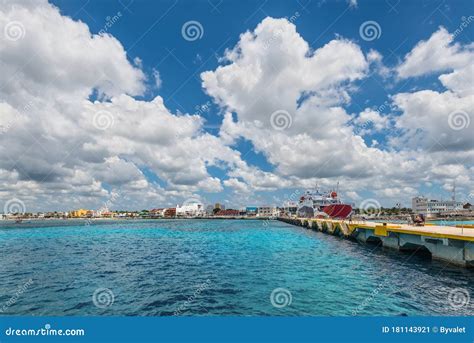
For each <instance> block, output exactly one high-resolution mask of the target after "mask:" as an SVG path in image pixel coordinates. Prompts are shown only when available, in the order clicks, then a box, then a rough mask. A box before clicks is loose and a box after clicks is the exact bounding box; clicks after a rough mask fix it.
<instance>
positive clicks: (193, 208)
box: [176, 203, 205, 217]
mask: <svg viewBox="0 0 474 343" xmlns="http://www.w3.org/2000/svg"><path fill="white" fill-rule="evenodd" d="M204 214H205V208H204V205H203V204H201V203H193V204H183V205H182V206H179V205H177V206H176V215H177V216H178V217H202V216H204Z"/></svg>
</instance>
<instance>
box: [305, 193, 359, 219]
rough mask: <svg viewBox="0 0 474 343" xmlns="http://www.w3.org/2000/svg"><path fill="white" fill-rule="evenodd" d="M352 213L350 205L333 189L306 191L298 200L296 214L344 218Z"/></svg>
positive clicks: (311, 216)
mask: <svg viewBox="0 0 474 343" xmlns="http://www.w3.org/2000/svg"><path fill="white" fill-rule="evenodd" d="M351 214H352V205H349V204H345V203H343V202H342V201H341V199H340V198H339V196H338V194H337V192H336V191H335V190H333V191H329V192H320V191H319V190H318V189H316V190H315V191H306V192H305V193H304V194H303V195H302V196H301V197H300V200H299V203H298V210H297V215H298V217H303V218H334V219H345V218H347V217H349V216H350V215H351Z"/></svg>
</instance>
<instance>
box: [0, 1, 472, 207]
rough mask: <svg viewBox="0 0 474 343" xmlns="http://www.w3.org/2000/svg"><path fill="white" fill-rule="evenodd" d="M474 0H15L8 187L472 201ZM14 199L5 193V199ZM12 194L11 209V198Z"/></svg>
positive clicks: (111, 195)
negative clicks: (324, 192)
mask: <svg viewBox="0 0 474 343" xmlns="http://www.w3.org/2000/svg"><path fill="white" fill-rule="evenodd" d="M473 16H474V11H473V6H472V2H470V1H458V0H456V1H451V2H444V1H408V0H407V1H398V2H397V1H395V2H390V1H387V2H385V1H363V0H359V1H344V0H340V1H316V0H313V1H308V0H301V1H296V2H293V1H291V2H290V1H268V2H267V1H262V2H258V1H238V2H237V1H212V0H209V1H199V2H197V1H195V2H191V1H183V0H179V1H161V2H159V3H157V2H152V1H149V2H146V1H133V0H118V1H100V2H93V1H91V2H89V1H85V0H77V1H69V0H68V1H53V2H52V3H48V2H47V1H10V0H6V1H5V0H1V1H0V29H1V31H0V35H1V36H0V75H1V79H0V115H1V117H0V141H1V145H0V202H1V203H2V207H3V206H6V204H8V203H11V202H12V201H16V202H18V201H20V202H21V203H22V204H24V206H25V208H26V210H27V211H44V210H70V209H74V208H78V207H86V208H99V207H101V206H102V205H103V204H104V203H107V204H108V205H109V207H111V208H112V209H123V208H129V209H141V208H153V207H159V206H168V205H174V204H176V203H180V202H182V201H190V199H191V200H192V199H200V200H201V201H203V202H205V203H214V202H217V201H219V202H223V203H225V204H227V206H228V207H231V206H233V207H238V206H242V205H246V204H248V205H263V204H275V205H279V204H281V203H282V202H283V201H285V199H294V198H296V197H297V195H298V194H300V193H302V192H303V191H304V190H305V189H307V188H312V187H315V186H316V185H318V186H319V187H320V188H322V189H330V188H333V187H335V185H336V184H337V182H339V190H340V193H341V195H342V197H343V198H344V200H347V201H350V202H353V203H355V204H358V203H360V202H361V201H363V200H365V199H375V200H376V201H378V202H379V203H380V204H382V205H384V206H394V205H395V204H396V203H398V202H399V203H402V204H404V205H409V204H410V199H411V197H412V196H415V195H418V194H424V195H426V196H429V197H434V198H448V197H450V196H451V188H452V185H453V183H454V182H455V183H456V186H457V197H458V199H464V200H469V199H470V200H471V203H472V202H473V197H474V195H473V190H474V187H473V186H474V177H473V171H474V167H473V161H474V139H473V137H474V135H473V132H474V123H472V122H471V121H473V120H474V113H473V111H474V86H473V84H474V83H473V81H474V44H473V42H472V39H473V36H474V17H473ZM4 204H5V205H4ZM0 211H1V208H0Z"/></svg>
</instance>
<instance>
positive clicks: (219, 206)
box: [214, 203, 225, 210]
mask: <svg viewBox="0 0 474 343" xmlns="http://www.w3.org/2000/svg"><path fill="white" fill-rule="evenodd" d="M214 209H215V210H225V205H222V204H220V203H216V204H215V205H214Z"/></svg>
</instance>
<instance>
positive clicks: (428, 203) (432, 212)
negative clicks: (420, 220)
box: [411, 196, 463, 217]
mask: <svg viewBox="0 0 474 343" xmlns="http://www.w3.org/2000/svg"><path fill="white" fill-rule="evenodd" d="M411 204H412V205H411V206H412V210H413V212H414V213H421V214H424V215H425V216H426V217H437V216H439V215H443V214H446V213H449V212H455V211H461V210H462V209H463V203H462V202H460V201H456V200H454V199H453V200H435V199H428V198H426V197H423V196H421V197H414V198H412V200H411Z"/></svg>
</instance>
